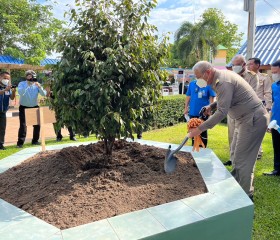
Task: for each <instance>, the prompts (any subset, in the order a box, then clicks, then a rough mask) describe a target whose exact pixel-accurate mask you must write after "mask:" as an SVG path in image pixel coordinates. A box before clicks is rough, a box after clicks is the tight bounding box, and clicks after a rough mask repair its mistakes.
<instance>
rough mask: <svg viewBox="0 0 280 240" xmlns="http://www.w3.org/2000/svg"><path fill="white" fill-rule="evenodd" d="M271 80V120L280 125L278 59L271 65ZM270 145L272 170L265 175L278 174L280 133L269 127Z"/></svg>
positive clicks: (279, 64) (279, 69) (279, 65)
mask: <svg viewBox="0 0 280 240" xmlns="http://www.w3.org/2000/svg"><path fill="white" fill-rule="evenodd" d="M271 73H272V80H273V81H274V83H273V84H272V86H271V88H272V108H271V119H270V120H271V121H273V120H276V122H277V125H280V59H279V60H277V61H276V62H274V63H273V64H272V65H271ZM271 135H272V145H273V150H274V170H273V171H272V172H267V173H263V174H264V175H266V176H280V133H279V132H278V131H277V130H275V129H271Z"/></svg>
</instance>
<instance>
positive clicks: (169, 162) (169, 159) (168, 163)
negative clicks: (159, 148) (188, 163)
mask: <svg viewBox="0 0 280 240" xmlns="http://www.w3.org/2000/svg"><path fill="white" fill-rule="evenodd" d="M188 139H189V135H187V136H186V138H185V139H184V140H183V142H182V143H181V145H180V146H179V147H178V148H176V149H175V150H174V151H172V150H171V145H169V147H168V150H167V152H166V155H165V161H164V171H165V172H166V173H172V172H174V170H175V168H176V164H177V160H178V159H177V158H176V157H175V156H174V154H175V153H177V152H178V151H179V150H180V149H181V148H182V147H183V146H184V145H185V143H186V142H187V141H188Z"/></svg>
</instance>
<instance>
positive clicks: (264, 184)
mask: <svg viewBox="0 0 280 240" xmlns="http://www.w3.org/2000/svg"><path fill="white" fill-rule="evenodd" d="M186 134H187V128H186V124H178V125H176V126H173V127H168V128H164V129H158V130H153V131H149V132H144V133H143V139H146V140H153V141H158V142H168V143H175V144H180V143H181V142H182V140H183V139H184V138H185V136H186ZM77 139H78V141H79V142H86V141H94V140H96V138H95V137H93V136H90V137H89V138H84V137H79V136H77ZM70 142H72V143H73V141H70V140H68V138H67V139H66V138H65V139H63V141H62V142H56V141H55V140H47V141H46V145H55V144H61V143H70ZM187 144H191V141H188V142H187ZM31 146H32V145H31V144H25V145H24V148H27V147H31ZM208 147H209V148H211V149H212V150H213V151H214V152H215V154H216V155H217V156H218V157H219V158H220V160H221V161H222V162H225V161H228V160H229V147H228V134H227V126H226V125H225V124H219V125H217V126H216V127H214V128H213V129H211V130H209V131H208ZM19 150H21V149H18V148H16V146H9V147H7V150H5V151H0V159H3V158H5V157H7V156H9V155H11V154H13V153H15V152H18V151H19ZM263 151H264V154H263V158H262V160H258V161H257V163H256V169H255V182H254V185H255V195H254V200H255V218H254V228H253V240H278V239H280V228H279V221H280V210H279V209H280V201H279V193H280V177H266V176H263V175H262V173H263V172H265V171H271V170H272V168H273V148H272V141H271V134H269V133H267V134H266V135H265V138H264V141H263ZM228 170H229V171H230V170H231V168H230V167H228ZM235 228H236V226H233V230H234V229H235Z"/></svg>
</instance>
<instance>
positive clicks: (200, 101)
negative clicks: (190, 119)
mask: <svg viewBox="0 0 280 240" xmlns="http://www.w3.org/2000/svg"><path fill="white" fill-rule="evenodd" d="M186 95H187V96H189V97H190V103H189V109H190V110H189V115H190V116H197V117H198V116H199V111H200V110H201V108H202V107H204V106H207V105H209V104H210V100H209V98H210V97H215V96H216V93H215V92H214V91H213V89H212V88H211V86H210V85H207V86H206V87H203V88H200V87H199V86H197V85H196V80H194V81H192V82H190V85H189V88H188V91H187V93H186Z"/></svg>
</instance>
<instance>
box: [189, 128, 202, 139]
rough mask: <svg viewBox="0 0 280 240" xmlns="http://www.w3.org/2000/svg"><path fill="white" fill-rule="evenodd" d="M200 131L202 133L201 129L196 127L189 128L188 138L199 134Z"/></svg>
mask: <svg viewBox="0 0 280 240" xmlns="http://www.w3.org/2000/svg"><path fill="white" fill-rule="evenodd" d="M201 133H202V131H201V130H200V129H199V128H198V127H197V128H191V129H190V130H189V133H188V135H189V138H193V137H195V136H198V135H200V134H201Z"/></svg>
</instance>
